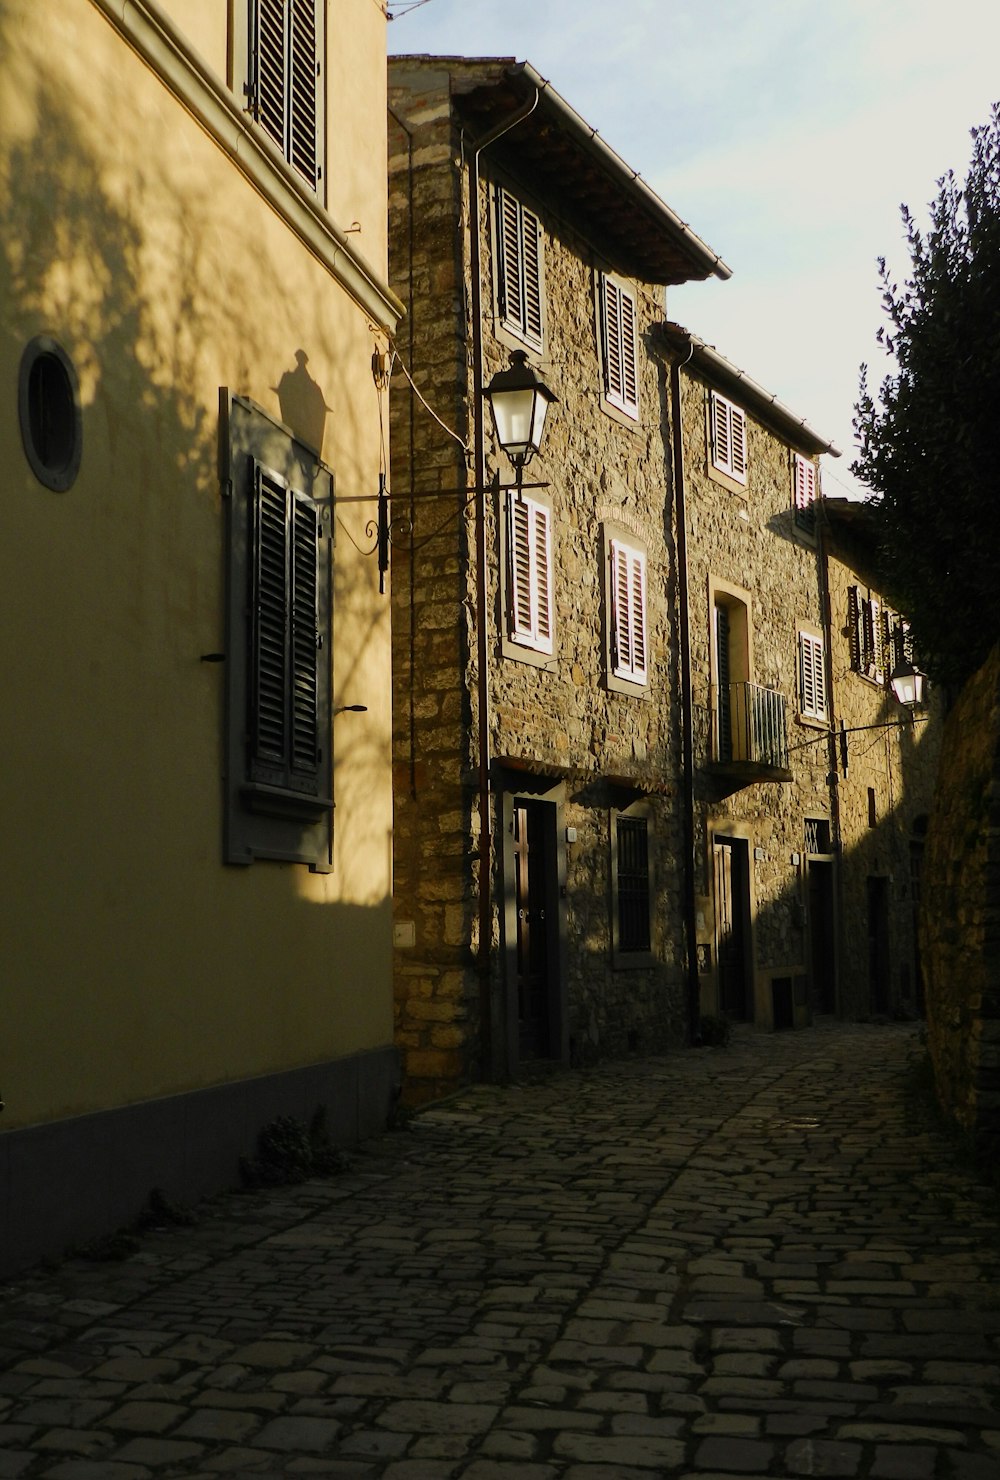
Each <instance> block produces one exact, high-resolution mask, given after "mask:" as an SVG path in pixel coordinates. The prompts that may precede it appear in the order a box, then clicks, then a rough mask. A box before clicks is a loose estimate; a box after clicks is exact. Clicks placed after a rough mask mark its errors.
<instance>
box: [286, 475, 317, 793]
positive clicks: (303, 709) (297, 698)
mask: <svg viewBox="0 0 1000 1480" xmlns="http://www.w3.org/2000/svg"><path fill="white" fill-rule="evenodd" d="M289 514H290V523H291V549H290V554H291V559H290V562H289V563H290V573H291V591H290V593H289V625H290V635H289V677H290V680H291V682H290V684H289V695H288V698H289V735H290V746H289V765H290V772H291V779H292V781H293V784H296V785H298V784H302V783H307V784H308V785H309V788H310V789H311V790H316V789H317V787H318V777H319V763H320V761H321V759H322V754H321V751H320V748H319V743H318V717H317V708H316V705H317V678H318V675H317V664H318V661H319V653H320V635H319V612H318V606H317V593H318V580H317V565H316V561H317V549H318V541H319V511H318V509H317V508H316V505H315V504H314V503H313V501H312V500H311V499H308V498H304V497H303V496H302V495H301V494H293V495H291V496H290V504H289Z"/></svg>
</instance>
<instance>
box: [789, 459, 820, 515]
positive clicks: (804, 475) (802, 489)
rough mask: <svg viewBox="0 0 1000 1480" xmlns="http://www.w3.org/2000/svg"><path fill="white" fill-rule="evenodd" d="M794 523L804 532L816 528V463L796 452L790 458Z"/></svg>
mask: <svg viewBox="0 0 1000 1480" xmlns="http://www.w3.org/2000/svg"><path fill="white" fill-rule="evenodd" d="M792 480H793V488H792V501H793V504H794V507H795V523H796V525H797V527H798V528H799V529H801V530H802V531H803V532H804V533H805V534H813V533H814V532H815V529H816V464H815V463H813V462H810V461H809V459H808V458H807V457H801V456H800V455H799V454H798V453H796V454H795V456H794V457H793V459H792Z"/></svg>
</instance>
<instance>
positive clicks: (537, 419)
mask: <svg viewBox="0 0 1000 1480" xmlns="http://www.w3.org/2000/svg"><path fill="white" fill-rule="evenodd" d="M383 358H384V357H382V356H380V355H379V353H378V352H377V351H376V353H375V354H374V355H373V356H372V373H373V375H374V376H375V381H376V384H379V383H380V382H379V377H380V375H382V374H383V373H384V366H383ZM482 394H483V397H484V399H485V400H487V401H489V403H490V410H491V411H492V413H493V426H494V429H495V431H496V437H497V441H498V442H499V444H500V446H501V447H502V448H503V450H504V452H505V453H506V454H507V456H508V458H509V459H510V462H511V465H512V467H513V469H514V473H515V476H516V479H517V482H516V483H514V484H504V483H501V482H500V479H499V476H498V477H496V478H495V479H494V482H493V488H494V489H496V490H499V489H503V488H517V490H518V491H519V492H520V490H521V489H522V488H548V486H549V485H548V484H547V483H524V482H523V481H522V479H523V474H524V468H525V465H526V464H527V463H529V462H530V461H531V459H532V458H533V457H534V455H535V453H536V452H537V451H538V450H539V448H540V446H541V441H542V432H543V431H544V428H545V414H546V412H547V411H548V409H549V407H550V405H551V404H552V402H553V401H558V399H559V397H558V396H557V395H555V393H554V392H553V391H550V390H549V388H548V386H547V385H546V384H545V382H544V381H543V380H542V378H541V376H540V375H538V374H537V373H536V372H535V371H534V370H533V369H532V367H531V366H530V365H529V364H528V356H527V355H526V354H525V352H524V350H522V349H515V350H511V355H510V364H509V365H508V367H507V369H506V370H498V371H497V373H496V374H495V375H494V377H493V379H492V380H491V381H490V383H489V385H488V386H487V387H486V388H485V390H484V391H483V392H482ZM486 492H487V490H486V489H485V488H484V487H482V485H480V484H476V485H475V486H473V487H470V486H469V485H468V484H464V485H463V486H462V487H458V488H432V489H427V490H412V489H407V490H404V491H402V492H400V491H397V492H396V494H395V495H393V494H391V493H390V492H389V489H388V488H387V487H386V476H385V473H384V472H383V473H380V474H379V480H378V493H377V494H374V495H371V494H363V493H362V494H347V495H346V496H345V495H341V494H338V495H336V496H335V499H334V502H335V503H338V504H359V503H370V502H371V501H372V499H373V498H374V499H375V500H376V501H377V503H378V514H377V516H376V518H375V519H372V520H369V522H368V524H367V525H366V528H365V532H366V534H367V535H368V538H369V539H372V538H374V540H375V543H374V545H373V546H372V548H371V549H370V550H368V551H366V552H365V553H366V554H368V555H374V554H375V553H376V552H377V553H378V573H379V585H378V588H379V591H380V592H384V591H385V575H386V571H387V570H388V569H389V547H390V545H391V544H392V538H393V532H394V531H396V530H406V531H409V528H410V521H409V520H408V519H406V518H404V517H402V516H401V517H399V518H396V519H394V518H393V517H392V515H391V512H390V501H391V499H392V498H393V496H395V497H396V498H400V497H404V498H407V499H418V498H419V499H424V498H453V497H454V496H455V495H456V494H463V493H464V494H465V495H466V496H467V498H468V499H469V500H470V502H471V501H473V500H475V499H481V498H482V497H483V495H484V494H485V493H486ZM352 707H353V706H352Z"/></svg>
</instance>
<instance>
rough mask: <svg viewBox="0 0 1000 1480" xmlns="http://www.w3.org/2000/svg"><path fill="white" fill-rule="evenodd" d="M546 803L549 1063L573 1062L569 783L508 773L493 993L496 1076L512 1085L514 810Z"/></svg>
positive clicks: (500, 802) (516, 1055) (515, 1068)
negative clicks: (497, 977)
mask: <svg viewBox="0 0 1000 1480" xmlns="http://www.w3.org/2000/svg"><path fill="white" fill-rule="evenodd" d="M522 800H523V801H528V802H535V803H539V802H540V803H542V804H544V806H545V808H546V810H547V811H549V812H550V813H551V815H550V817H549V819H548V821H547V824H546V849H545V867H546V878H545V895H546V901H547V903H546V917H547V924H548V931H549V934H548V968H549V979H550V986H549V996H550V1002H551V1014H552V1016H551V1031H550V1042H551V1052H550V1055H549V1057H550V1059H551V1061H552V1062H553V1063H562V1064H568V1063H569V1012H568V1003H567V992H566V828H565V823H564V813H565V801H566V784H565V782H564V781H557V780H554V779H553V778H552V777H551V776H536V775H532V774H530V773H529V772H526V771H525V772H518V771H515V770H509V771H508V770H507V769H506V768H504V772H503V775H502V777H500V778H499V790H498V791H497V816H498V819H499V824H500V839H501V843H500V850H499V851H500V859H499V880H500V899H499V900H498V907H499V915H500V963H501V969H500V981H499V990H498V992H495V993H494V994H493V1003H494V1013H493V1015H494V1033H493V1040H492V1041H493V1044H494V1053H493V1058H494V1064H493V1071H494V1077H495V1078H497V1079H500V1080H511V1079H516V1078H517V1077H518V1073H519V1071H520V1067H521V1064H520V1049H519V1042H518V1002H517V976H518V973H517V904H516V874H515V856H514V808H515V805H516V803H517V802H518V801H522Z"/></svg>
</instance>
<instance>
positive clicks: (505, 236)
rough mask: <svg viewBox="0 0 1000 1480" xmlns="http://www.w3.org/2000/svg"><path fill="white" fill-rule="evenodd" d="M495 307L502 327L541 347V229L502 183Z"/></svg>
mask: <svg viewBox="0 0 1000 1480" xmlns="http://www.w3.org/2000/svg"><path fill="white" fill-rule="evenodd" d="M496 247H497V300H498V301H497V310H498V313H499V317H500V322H501V324H502V326H503V327H504V328H505V329H507V330H509V331H510V332H511V333H512V334H516V335H517V337H518V338H519V339H523V340H524V342H525V343H526V344H529V345H531V346H532V348H533V349H539V350H540V349H541V347H542V228H541V223H540V221H539V219H538V217H537V216H536V215H535V213H534V212H533V211H529V210H528V208H527V206H524V205H522V204H521V202H520V201H519V200H518V199H517V198H516V197H515V196H513V195H511V193H510V191H509V190H504V189H503V187H502V186H498V187H497V191H496Z"/></svg>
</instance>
